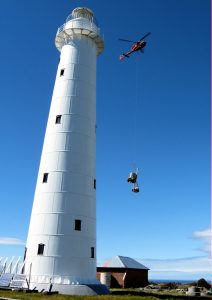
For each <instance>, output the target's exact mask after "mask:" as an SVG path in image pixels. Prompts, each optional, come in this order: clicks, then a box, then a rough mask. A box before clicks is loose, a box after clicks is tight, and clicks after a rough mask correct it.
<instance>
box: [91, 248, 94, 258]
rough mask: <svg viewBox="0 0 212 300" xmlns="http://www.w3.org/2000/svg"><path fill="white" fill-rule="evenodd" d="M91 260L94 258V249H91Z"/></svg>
mask: <svg viewBox="0 0 212 300" xmlns="http://www.w3.org/2000/svg"><path fill="white" fill-rule="evenodd" d="M91 258H94V247H91Z"/></svg>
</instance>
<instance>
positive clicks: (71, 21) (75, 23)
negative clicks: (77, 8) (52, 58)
mask: <svg viewBox="0 0 212 300" xmlns="http://www.w3.org/2000/svg"><path fill="white" fill-rule="evenodd" d="M77 35H80V36H83V35H84V36H87V37H89V38H91V39H93V40H94V42H95V43H96V45H97V50H98V54H100V53H101V52H102V51H103V49H104V41H103V40H104V39H103V36H101V34H100V29H99V28H98V27H97V23H96V22H95V20H94V19H93V18H92V19H91V20H88V19H86V18H82V17H79V18H68V19H67V21H66V23H64V24H63V25H62V26H60V27H59V28H58V30H57V34H56V38H55V44H56V47H57V49H58V50H59V51H61V49H62V47H63V46H64V45H65V44H67V42H68V41H69V40H70V39H72V38H73V37H76V36H77Z"/></svg>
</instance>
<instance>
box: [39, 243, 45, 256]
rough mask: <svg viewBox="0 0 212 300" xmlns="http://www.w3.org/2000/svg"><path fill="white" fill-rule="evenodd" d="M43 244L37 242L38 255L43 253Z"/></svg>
mask: <svg viewBox="0 0 212 300" xmlns="http://www.w3.org/2000/svg"><path fill="white" fill-rule="evenodd" d="M44 246H45V245H44V244H38V255H43V252H44Z"/></svg>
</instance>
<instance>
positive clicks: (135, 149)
mask: <svg viewBox="0 0 212 300" xmlns="http://www.w3.org/2000/svg"><path fill="white" fill-rule="evenodd" d="M138 75H139V74H138V63H137V62H136V63H135V105H134V116H133V119H134V120H133V148H134V149H133V169H135V171H136V169H137V164H136V162H137V147H138V143H137V140H138V132H137V123H138V109H139V105H138V104H139V82H138Z"/></svg>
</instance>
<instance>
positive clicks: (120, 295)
mask: <svg viewBox="0 0 212 300" xmlns="http://www.w3.org/2000/svg"><path fill="white" fill-rule="evenodd" d="M4 298H12V299H19V300H36V299H38V300H39V299H40V300H47V299H48V300H159V299H162V300H184V299H187V300H190V299H195V298H196V297H188V296H185V295H176V294H167V295H166V294H164V293H160V292H156V291H155V292H154V293H151V292H144V291H140V290H139V289H122V290H121V289H120V290H112V293H111V295H106V296H65V295H58V294H52V295H47V294H41V293H26V292H19V291H9V290H0V299H4ZM203 298H204V300H205V299H209V300H210V299H212V297H201V299H203Z"/></svg>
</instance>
